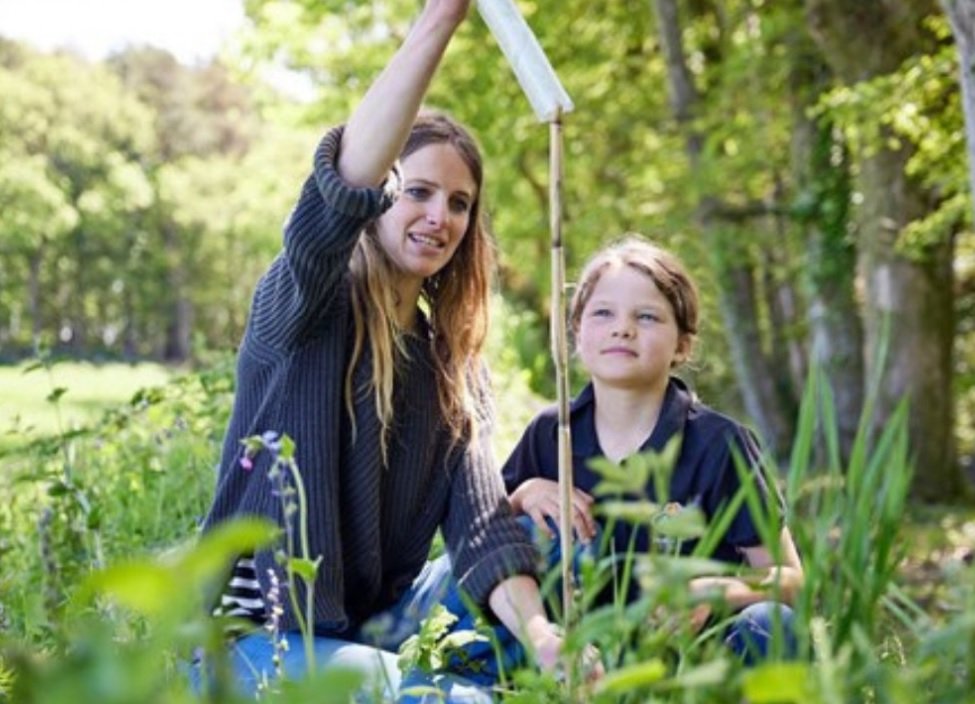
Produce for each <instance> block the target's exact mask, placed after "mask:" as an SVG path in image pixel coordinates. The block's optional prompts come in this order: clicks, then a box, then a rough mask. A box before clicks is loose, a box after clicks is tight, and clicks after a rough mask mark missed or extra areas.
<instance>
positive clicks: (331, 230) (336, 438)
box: [204, 127, 536, 635]
mask: <svg viewBox="0 0 975 704" xmlns="http://www.w3.org/2000/svg"><path fill="white" fill-rule="evenodd" d="M341 130H342V128H341V127H339V128H336V129H334V130H332V131H331V132H329V133H328V134H327V135H326V136H325V137H324V138H323V139H322V141H321V143H320V145H319V147H318V149H317V150H316V152H315V160H314V172H313V174H312V175H311V176H310V177H309V178H308V180H307V181H306V183H305V185H304V188H303V190H302V192H301V195H300V197H299V200H298V203H297V205H296V206H295V209H294V211H293V212H292V214H291V216H290V218H289V220H288V222H287V223H286V225H285V231H284V250H283V251H282V253H281V254H280V255H278V257H277V258H276V259H275V260H274V262H273V263H272V265H271V267H270V269H269V270H268V272H267V273H266V274H265V275H264V276H263V278H262V279H261V280H260V282H259V283H258V287H257V291H256V293H255V295H254V300H253V304H252V308H251V312H250V319H249V321H248V326H247V330H246V332H245V333H244V339H243V342H242V344H241V348H240V352H239V357H238V362H237V393H236V398H235V402H234V409H233V414H232V416H231V419H230V424H229V428H228V430H227V434H226V437H225V439H224V445H223V454H222V458H221V462H220V474H219V478H218V481H217V487H216V495H215V498H214V501H213V505H212V507H211V509H210V512H209V515H208V516H207V518H206V521H205V524H204V530H207V529H210V528H212V527H213V526H215V525H216V524H218V523H220V522H221V521H224V520H227V519H229V518H231V517H234V516H240V515H248V514H250V515H259V516H266V517H269V518H271V519H273V520H275V521H277V522H278V523H280V524H283V521H284V519H283V517H282V513H283V512H282V510H281V502H280V499H279V498H278V497H277V496H275V495H273V494H272V489H273V487H272V483H271V481H270V480H269V479H268V477H267V469H268V467H269V462H270V457H269V455H268V453H262V454H261V455H260V456H258V458H257V459H256V460H255V463H254V468H253V469H252V470H245V469H243V468H242V467H241V466H240V459H241V456H242V450H243V448H242V447H241V445H240V442H239V441H240V439H241V438H244V437H246V436H249V435H254V434H260V433H263V432H265V431H277V432H280V433H287V434H289V435H290V436H291V437H292V438H294V440H295V443H296V447H297V449H296V454H295V459H296V461H297V463H298V466H299V468H300V470H301V474H302V477H303V481H304V484H305V488H306V491H307V496H308V502H309V514H310V518H309V533H310V543H311V556H312V557H313V558H314V557H316V556H318V555H321V556H322V562H321V566H320V567H319V574H318V579H317V582H316V585H315V630H316V632H317V633H319V634H333V635H334V634H341V633H343V632H347V631H349V630H351V629H354V628H355V627H356V626H358V625H359V624H361V623H362V622H363V621H364V620H365V619H367V618H368V617H369V616H371V615H373V614H375V613H377V612H379V611H381V610H383V609H384V608H386V607H388V606H390V605H392V604H393V603H394V602H395V601H396V599H397V598H398V597H399V596H400V595H401V594H402V593H403V591H404V590H405V589H406V588H407V587H408V586H409V585H410V584H411V582H412V581H413V579H414V578H415V577H416V575H417V574H418V573H419V571H420V569H421V567H422V566H423V564H424V562H425V560H426V558H427V555H428V552H429V550H430V545H431V542H432V540H433V537H434V534H435V532H436V531H437V529H438V528H440V529H441V530H442V532H443V535H444V539H445V542H446V545H447V549H448V552H449V553H450V556H451V558H452V561H453V565H454V574H455V575H456V577H457V579H458V581H459V583H460V584H461V586H462V587H463V588H465V589H466V590H467V592H468V593H469V594H470V595H471V597H472V598H473V599H475V600H476V601H477V602H479V603H483V602H484V601H485V600H486V598H487V595H488V594H489V593H490V591H491V590H492V589H493V588H494V586H495V585H497V584H498V582H500V581H501V580H502V579H504V578H505V577H508V576H510V575H512V574H529V573H533V572H534V569H535V565H536V553H535V549H534V548H533V546H532V545H531V543H530V541H529V540H528V539H527V537H526V536H525V534H524V532H523V531H522V530H521V529H520V527H519V526H518V525H517V523H516V522H515V521H514V520H513V518H512V516H511V510H510V507H509V505H508V503H507V499H506V497H505V492H504V486H503V483H502V481H501V476H500V473H499V472H498V470H497V469H496V466H495V464H494V461H493V456H492V454H491V451H490V442H489V439H488V437H486V435H485V433H486V432H487V430H488V428H489V425H490V424H489V423H488V422H484V423H482V433H481V436H480V437H479V439H478V441H477V442H474V443H471V442H462V443H460V444H458V443H453V444H452V443H451V442H450V436H449V432H448V430H447V429H446V427H445V425H444V423H443V422H442V418H441V414H440V412H439V406H438V402H437V394H436V385H435V379H434V373H433V366H432V361H431V351H430V347H431V345H430V340H429V335H424V334H421V335H409V336H407V339H406V347H407V351H408V355H407V358H406V359H404V360H402V364H401V365H400V367H399V369H398V371H397V376H396V384H395V392H394V410H395V417H394V426H393V429H392V431H391V436H390V438H389V465H388V467H387V466H384V465H383V462H382V458H381V455H380V423H379V420H378V417H377V416H376V412H375V405H374V401H373V395H372V392H371V388H365V389H364V390H363V391H362V392H361V393H359V394H358V397H357V398H356V399H355V403H354V414H355V421H356V433H355V440H354V442H353V439H352V432H351V425H350V419H349V417H348V413H347V412H346V410H345V403H344V400H343V391H344V379H345V370H346V368H347V365H348V363H349V357H350V351H351V346H352V345H351V341H352V329H353V323H352V312H351V295H350V283H349V277H348V262H349V258H350V256H351V253H352V249H353V246H354V245H355V242H356V240H357V238H358V237H359V236H360V233H361V231H362V228H363V226H364V225H365V224H366V223H367V222H369V221H370V220H371V219H374V218H375V217H377V216H378V215H379V214H381V213H382V212H383V211H384V210H385V209H386V208H388V207H389V206H390V205H391V204H392V202H393V200H394V198H395V197H396V194H395V192H394V189H393V188H386V189H380V188H350V187H349V186H347V185H346V184H345V183H344V182H343V181H342V180H341V179H340V177H339V176H338V173H337V172H336V170H335V164H336V161H337V156H338V146H339V143H340V138H341V134H342V132H341ZM394 180H395V179H390V182H392V181H394ZM424 323H425V321H424ZM367 350H368V347H367ZM370 359H371V358H370V355H369V354H368V353H366V354H363V355H362V358H361V359H360V361H359V363H358V364H357V365H356V369H355V387H356V388H361V387H363V386H368V382H369V380H370V378H371V374H370V369H371V367H370V364H371V361H370ZM486 405H487V404H486ZM483 415H484V416H485V417H489V415H490V414H489V413H488V409H487V408H485V409H484V414H483ZM289 520H296V518H293V519H289ZM295 535H298V533H295ZM256 568H257V577H258V580H259V581H260V583H261V590H262V592H263V594H264V596H265V600H266V595H267V592H268V588H269V576H268V569H273V570H275V571H276V572H277V573H278V576H279V579H281V580H282V582H283V579H284V577H283V574H282V569H281V567H280V566H279V565H277V563H276V562H275V560H274V557H273V554H272V551H270V550H267V551H263V552H259V553H258V554H257V555H256ZM283 601H284V604H283V605H284V607H285V609H286V613H285V618H284V627H286V628H294V627H295V626H296V622H295V619H294V616H293V614H292V613H291V611H290V606H289V604H288V600H287V599H284V600H283Z"/></svg>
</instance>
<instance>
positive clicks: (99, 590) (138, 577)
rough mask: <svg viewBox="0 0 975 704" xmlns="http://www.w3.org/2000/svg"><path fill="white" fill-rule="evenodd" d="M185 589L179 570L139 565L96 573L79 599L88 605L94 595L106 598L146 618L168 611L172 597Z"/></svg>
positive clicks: (128, 564) (86, 584) (151, 563)
mask: <svg viewBox="0 0 975 704" xmlns="http://www.w3.org/2000/svg"><path fill="white" fill-rule="evenodd" d="M185 588H186V586H185V585H184V584H183V583H182V580H181V579H180V577H179V571H178V570H174V569H173V568H171V567H167V566H164V565H162V564H159V563H156V562H149V561H138V562H128V563H123V564H118V565H114V566H112V567H108V568H106V569H104V570H101V571H100V572H95V573H93V574H92V575H90V576H89V577H88V579H86V580H85V582H84V583H82V586H81V588H80V589H79V595H81V596H80V597H79V598H81V599H82V600H84V601H88V600H89V599H90V598H91V596H92V595H94V594H103V595H106V596H109V597H111V598H112V599H114V600H115V601H117V602H118V603H120V604H122V605H123V606H126V607H128V608H130V609H132V610H133V611H136V612H138V613H140V614H142V615H143V616H155V615H158V614H160V613H162V612H163V611H165V610H166V608H167V606H170V605H171V604H172V602H173V596H174V595H175V594H178V593H179V592H180V591H182V590H183V589H185Z"/></svg>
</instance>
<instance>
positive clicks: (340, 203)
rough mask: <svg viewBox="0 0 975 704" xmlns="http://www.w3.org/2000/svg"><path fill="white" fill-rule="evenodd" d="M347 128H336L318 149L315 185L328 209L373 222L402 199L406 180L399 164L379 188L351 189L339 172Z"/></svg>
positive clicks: (326, 136) (342, 126)
mask: <svg viewBox="0 0 975 704" xmlns="http://www.w3.org/2000/svg"><path fill="white" fill-rule="evenodd" d="M344 131H345V125H338V126H337V127H333V128H332V129H330V130H329V131H328V132H327V133H325V136H324V137H322V139H321V141H320V142H319V143H318V148H317V149H315V165H314V168H315V183H316V185H317V186H318V192H319V193H320V194H321V196H322V199H323V200H324V201H325V203H326V205H328V206H330V207H331V208H333V209H334V210H336V211H337V212H340V213H343V214H345V215H349V216H352V217H355V218H363V219H367V220H368V219H372V218H376V217H379V216H380V215H382V214H383V213H384V212H385V211H386V210H388V209H389V207H390V206H391V205H392V204H393V203H394V202H395V201H396V199H397V198H398V197H399V194H400V191H401V189H402V185H403V184H402V177H401V176H400V169H399V164H398V163H396V164H394V165H393V167H392V169H391V171H390V172H389V174H388V175H387V176H386V179H385V180H384V181H383V183H382V184H381V185H379V186H376V187H373V186H362V187H354V186H350V185H348V184H347V183H346V182H345V181H344V180H343V179H342V177H341V176H340V175H339V172H338V160H339V147H340V145H341V143H342V133H343V132H344Z"/></svg>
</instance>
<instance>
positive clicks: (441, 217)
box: [427, 198, 447, 227]
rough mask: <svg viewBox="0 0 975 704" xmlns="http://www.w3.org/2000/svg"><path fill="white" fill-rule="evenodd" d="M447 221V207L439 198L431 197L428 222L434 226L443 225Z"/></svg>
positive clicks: (428, 205)
mask: <svg viewBox="0 0 975 704" xmlns="http://www.w3.org/2000/svg"><path fill="white" fill-rule="evenodd" d="M445 222H447V208H446V206H445V205H444V204H443V203H442V202H440V199H439V198H431V199H430V201H429V202H428V203H427V224H428V225H431V226H433V227H443V225H444V223H445Z"/></svg>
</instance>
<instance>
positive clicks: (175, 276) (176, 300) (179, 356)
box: [163, 223, 193, 364]
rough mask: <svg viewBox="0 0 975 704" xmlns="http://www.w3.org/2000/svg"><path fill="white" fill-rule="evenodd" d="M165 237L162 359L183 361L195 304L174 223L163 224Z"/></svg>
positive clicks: (186, 353) (185, 356)
mask: <svg viewBox="0 0 975 704" xmlns="http://www.w3.org/2000/svg"><path fill="white" fill-rule="evenodd" d="M163 240H164V246H165V248H166V252H167V254H168V256H167V267H168V271H167V279H168V282H169V291H170V296H171V298H170V299H169V311H168V315H169V319H168V321H167V323H166V341H165V347H164V349H163V359H164V360H165V361H166V362H171V363H174V364H181V363H183V362H186V361H187V360H189V358H190V351H191V350H190V338H191V335H192V333H193V304H192V303H191V302H190V300H189V299H188V298H187V292H186V288H187V287H186V266H185V264H184V263H183V254H182V252H180V247H179V241H178V240H179V236H178V233H177V232H176V228H175V226H174V225H173V224H172V223H165V224H164V225H163Z"/></svg>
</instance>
